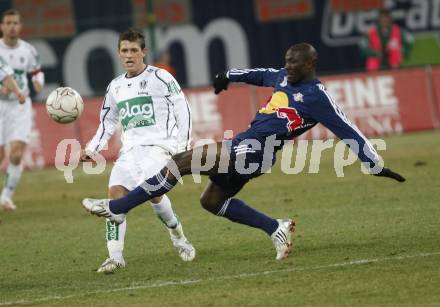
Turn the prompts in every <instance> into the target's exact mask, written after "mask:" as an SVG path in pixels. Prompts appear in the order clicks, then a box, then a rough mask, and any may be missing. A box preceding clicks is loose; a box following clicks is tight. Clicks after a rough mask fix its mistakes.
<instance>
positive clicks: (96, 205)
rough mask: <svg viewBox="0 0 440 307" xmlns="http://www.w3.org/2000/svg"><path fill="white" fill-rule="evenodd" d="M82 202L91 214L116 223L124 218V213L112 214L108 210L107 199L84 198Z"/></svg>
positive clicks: (119, 222)
mask: <svg viewBox="0 0 440 307" xmlns="http://www.w3.org/2000/svg"><path fill="white" fill-rule="evenodd" d="M82 204H83V206H84V208H85V209H86V210H87V211H89V212H90V213H91V214H94V215H96V216H99V217H104V218H108V219H109V220H110V221H112V222H115V223H117V224H121V223H122V222H123V221H124V220H125V214H123V213H121V214H114V213H113V212H111V211H110V208H109V199H93V198H84V199H83V201H82Z"/></svg>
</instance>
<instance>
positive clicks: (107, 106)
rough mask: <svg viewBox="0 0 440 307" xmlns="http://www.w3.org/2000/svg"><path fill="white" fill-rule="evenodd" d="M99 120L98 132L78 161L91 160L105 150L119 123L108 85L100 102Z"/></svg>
mask: <svg viewBox="0 0 440 307" xmlns="http://www.w3.org/2000/svg"><path fill="white" fill-rule="evenodd" d="M99 119H100V124H99V127H98V130H97V131H96V133H95V135H94V136H93V138H92V139H91V140H90V142H89V143H88V144H87V146H86V148H85V149H84V150H82V152H81V157H80V160H81V161H82V162H85V161H91V160H93V156H94V155H96V154H97V153H99V152H100V151H101V150H103V149H104V148H105V146H106V145H107V142H108V140H109V139H110V137H111V136H112V135H113V133H114V132H115V130H116V127H117V125H118V123H119V111H118V108H117V106H116V101H115V100H114V98H113V96H112V93H111V91H110V85H109V87H108V88H107V92H106V94H105V96H104V101H103V102H102V108H101V113H100V115H99Z"/></svg>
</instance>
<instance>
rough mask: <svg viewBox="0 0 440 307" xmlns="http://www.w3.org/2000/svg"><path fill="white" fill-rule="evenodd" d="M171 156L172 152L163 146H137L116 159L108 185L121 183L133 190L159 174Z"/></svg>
mask: <svg viewBox="0 0 440 307" xmlns="http://www.w3.org/2000/svg"><path fill="white" fill-rule="evenodd" d="M170 158H171V154H170V153H169V152H168V151H166V150H165V149H162V148H161V147H157V146H145V145H144V146H135V147H133V148H131V149H130V150H128V151H127V152H125V153H122V154H121V156H119V158H118V159H117V160H116V162H115V165H114V166H113V169H112V172H111V174H110V180H109V183H108V186H109V187H112V186H116V185H120V186H123V187H125V188H126V189H127V190H129V191H131V190H133V189H134V188H135V187H137V186H138V185H139V184H140V183H142V182H143V181H144V180H146V179H148V178H150V177H152V176H154V175H155V174H157V173H158V172H159V171H160V170H161V169H162V168H163V167H164V166H165V165H166V164H167V162H168V160H169V159H170Z"/></svg>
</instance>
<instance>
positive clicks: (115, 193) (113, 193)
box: [108, 185, 128, 199]
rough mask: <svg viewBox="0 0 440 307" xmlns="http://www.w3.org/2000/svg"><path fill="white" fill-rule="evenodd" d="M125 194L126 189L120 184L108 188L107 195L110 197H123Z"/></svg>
mask: <svg viewBox="0 0 440 307" xmlns="http://www.w3.org/2000/svg"><path fill="white" fill-rule="evenodd" d="M127 194H128V190H127V189H126V188H125V187H123V186H120V185H116V186H111V187H110V188H109V189H108V197H109V198H110V199H117V198H121V197H124V196H125V195H127Z"/></svg>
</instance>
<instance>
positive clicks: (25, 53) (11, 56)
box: [0, 38, 41, 101]
mask: <svg viewBox="0 0 440 307" xmlns="http://www.w3.org/2000/svg"><path fill="white" fill-rule="evenodd" d="M0 62H1V64H2V65H4V64H7V65H8V66H9V67H11V68H12V69H13V70H14V78H15V81H17V84H18V87H19V88H20V89H21V91H22V92H23V94H24V95H26V96H29V85H28V78H27V74H29V73H30V74H36V73H38V72H39V71H40V70H41V65H40V60H39V57H38V53H37V51H36V49H35V48H34V47H33V46H32V45H31V44H29V43H27V42H25V41H24V40H22V39H19V40H18V41H17V45H15V46H14V47H9V46H8V45H6V44H5V42H4V40H3V38H2V39H0ZM0 100H7V101H10V100H17V97H16V96H15V95H14V94H12V93H11V94H10V95H9V96H2V95H0Z"/></svg>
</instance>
